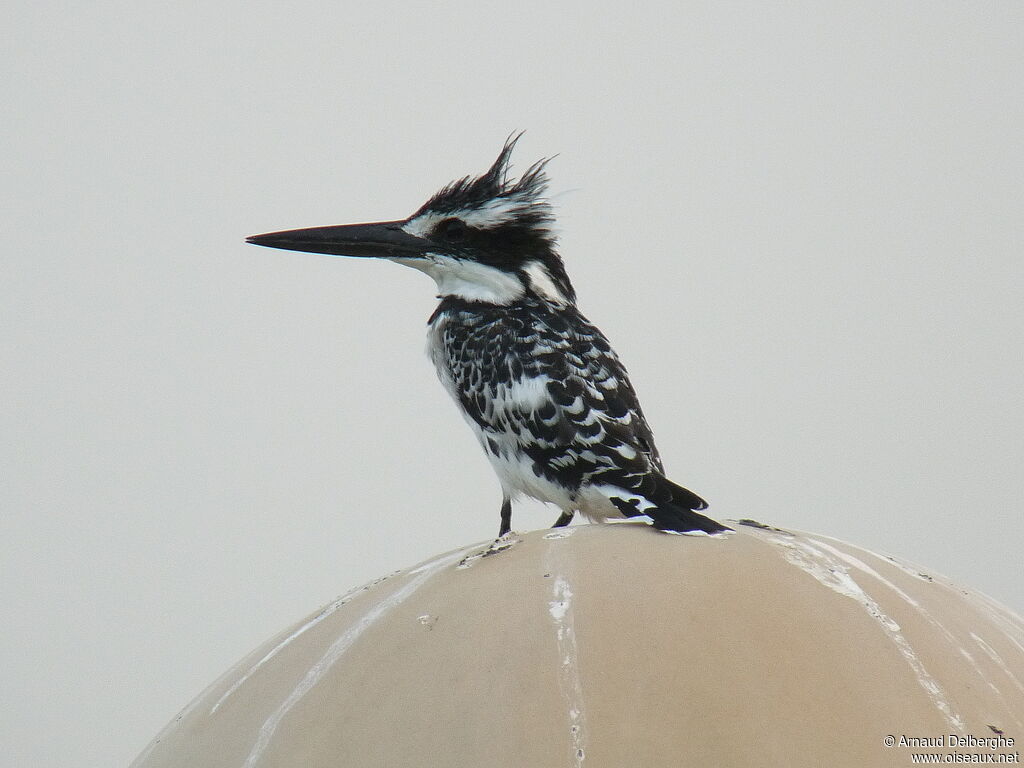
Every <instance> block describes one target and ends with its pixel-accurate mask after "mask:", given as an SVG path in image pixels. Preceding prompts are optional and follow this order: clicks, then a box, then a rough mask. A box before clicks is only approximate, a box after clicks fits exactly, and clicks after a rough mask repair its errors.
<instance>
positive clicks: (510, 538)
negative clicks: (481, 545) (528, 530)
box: [456, 531, 522, 568]
mask: <svg viewBox="0 0 1024 768" xmlns="http://www.w3.org/2000/svg"><path fill="white" fill-rule="evenodd" d="M521 541H522V539H520V538H517V537H516V534H515V531H509V532H508V533H503V534H501V536H499V537H498V538H496V539H495V540H494V541H492V542H491V543H490V544H489V545H488V546H487V549H485V550H483V551H481V552H476V553H474V554H472V555H466V556H465V557H464V558H462V560H460V561H459V564H458V565H457V566H456V567H457V568H469V567H470V566H471V565H472V564H473V563H475V562H476V561H477V560H479V559H480V558H482V557H490V556H491V555H496V554H498V553H499V552H504V551H505V550H506V549H512V547H514V546H515V545H516V544H518V543H519V542H521Z"/></svg>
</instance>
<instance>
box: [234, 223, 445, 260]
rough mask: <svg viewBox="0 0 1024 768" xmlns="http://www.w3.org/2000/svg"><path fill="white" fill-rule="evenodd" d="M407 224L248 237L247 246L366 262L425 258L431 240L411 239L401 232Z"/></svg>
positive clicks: (337, 228) (357, 226)
mask: <svg viewBox="0 0 1024 768" xmlns="http://www.w3.org/2000/svg"><path fill="white" fill-rule="evenodd" d="M404 223H405V222H404V221H380V222H375V223H373V224H346V225H344V226H340V227H313V228H312V229H291V230H288V231H287V232H269V233H267V234H265V235H253V236H252V237H247V238H246V239H245V242H247V243H252V244H253V245H265V246H267V247H268V248H284V249H285V250H288V251H306V252H308V253H330V254H333V255H335V256H359V257H364V258H378V259H389V258H406V259H408V258H416V257H422V256H423V255H424V254H425V253H426V251H427V248H429V246H430V242H429V241H428V240H424V239H423V238H421V237H416V236H415V235H410V234H409V233H408V232H406V231H404V230H403V229H402V225H403V224H404Z"/></svg>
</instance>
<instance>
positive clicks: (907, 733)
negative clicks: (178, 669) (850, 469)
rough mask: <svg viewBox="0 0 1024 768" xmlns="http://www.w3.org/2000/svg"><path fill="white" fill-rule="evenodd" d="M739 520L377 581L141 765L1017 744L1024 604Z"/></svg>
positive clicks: (571, 539)
mask: <svg viewBox="0 0 1024 768" xmlns="http://www.w3.org/2000/svg"><path fill="white" fill-rule="evenodd" d="M736 528H737V530H736V533H734V534H731V535H728V536H716V537H706V536H671V535H665V534H662V533H659V532H657V531H655V530H653V529H652V528H650V527H649V526H646V525H643V524H637V523H622V524H612V525H580V526H574V527H570V528H565V529H558V530H553V531H533V532H530V533H525V534H514V535H513V536H512V537H511V539H509V541H508V542H507V543H509V546H508V547H507V548H505V549H503V550H502V551H497V552H494V553H493V554H488V555H487V556H482V553H483V552H484V551H486V549H487V545H486V544H482V545H475V546H472V547H468V548H466V549H463V550H459V551H456V552H452V553H448V554H445V555H441V556H439V557H436V558H433V559H431V560H428V561H426V562H424V563H422V564H420V565H418V566H415V567H413V568H409V569H406V570H402V571H399V572H396V573H394V574H391V575H389V576H385V577H383V578H380V579H378V580H377V581H375V582H373V583H371V584H368V585H366V586H363V587H360V588H358V589H355V590H353V591H351V592H349V593H348V594H346V595H345V596H343V597H341V598H339V599H338V600H336V601H335V602H333V603H331V604H330V605H328V606H326V607H325V608H323V609H322V610H320V611H319V612H317V613H316V614H314V615H312V616H310V617H309V618H308V619H307V620H305V621H303V622H300V623H299V624H297V625H296V626H294V627H291V628H289V629H287V630H285V631H284V632H282V633H281V634H280V635H279V636H278V637H276V638H274V639H272V640H270V641H269V642H268V643H266V644H265V645H263V646H262V647H261V648H259V649H257V650H256V651H254V652H253V653H252V654H250V655H249V656H248V657H246V658H245V659H244V660H242V661H241V662H240V663H239V664H238V665H237V666H235V667H234V668H233V669H231V670H230V671H229V672H228V673H226V674H225V675H224V676H223V677H222V678H221V679H220V680H218V681H217V682H215V683H214V684H213V685H211V686H210V687H209V688H208V689H207V690H206V691H205V692H203V694H201V695H200V696H199V698H197V699H196V700H195V701H194V702H193V703H192V704H190V705H189V706H188V707H187V708H186V709H185V710H184V711H183V712H182V713H181V714H179V715H178V717H176V718H175V720H174V721H172V723H171V724H170V725H168V727H167V728H166V729H165V730H164V732H163V733H161V734H160V735H159V736H158V737H157V738H156V739H155V740H154V742H153V743H152V744H151V745H150V746H149V747H148V748H147V749H146V751H145V752H144V753H143V754H142V755H140V756H139V758H137V760H136V761H135V763H134V764H133V765H134V766H136V768H158V767H159V766H175V767H178V766H183V765H187V766H191V767H194V768H196V767H200V766H217V767H218V768H220V767H222V766H240V767H245V768H255V767H257V766H259V767H260V768H269V767H271V766H304V767H305V768H320V767H321V766H324V767H326V766H332V767H334V766H361V767H362V766H388V767H389V768H404V767H405V766H410V767H412V766H417V767H420V766H446V767H454V766H474V767H476V766H516V768H522V767H523V766H539V767H545V768H546V767H547V766H573V767H579V768H606V767H608V768H610V767H612V766H614V767H615V768H622V767H623V766H631V767H637V766H652V767H658V768H661V767H665V766H678V765H723V766H725V765H728V766H765V765H784V766H800V765H808V766H821V765H829V766H843V765H849V766H865V765H901V766H902V765H909V764H910V763H911V754H910V753H911V752H929V751H930V752H937V753H943V754H944V753H947V752H952V751H960V752H971V751H977V752H993V751H994V752H996V754H1001V753H1003V752H1014V751H1019V749H1020V748H1019V739H1020V738H1021V737H1024V722H1022V721H1024V621H1022V620H1021V618H1020V617H1018V616H1017V615H1015V614H1014V613H1012V612H1011V611H1009V610H1008V609H1006V608H1004V607H1003V606H1001V605H999V604H998V603H996V602H994V601H992V600H991V599H989V598H987V597H985V596H983V595H981V594H979V593H977V592H973V591H971V590H967V589H963V588H961V587H958V586H955V585H953V584H951V583H949V582H948V581H947V580H945V579H943V578H941V577H939V576H937V575H934V574H931V573H928V572H925V571H921V570H919V569H918V568H916V567H912V566H908V565H905V564H902V563H899V562H897V561H895V560H893V559H891V558H888V557H885V556H882V555H878V554H874V553H872V552H869V551H866V550H863V549H860V548H857V547H854V546H852V545H850V544H846V543H843V542H840V541H837V540H835V539H832V538H829V537H826V536H820V535H815V534H806V533H797V532H789V531H782V530H778V529H773V528H768V527H755V526H753V525H737V526H736ZM999 734H1003V736H1002V737H999ZM940 735H941V736H942V738H943V740H944V743H943V745H942V746H941V747H939V748H932V749H915V748H913V747H911V746H907V745H906V744H901V743H900V742H899V741H897V744H896V745H895V746H893V747H889V746H887V744H886V737H888V736H893V737H894V738H895V739H897V740H899V739H901V738H903V739H904V740H906V739H920V738H934V737H937V736H940ZM950 735H957V736H958V737H959V738H964V739H968V742H966V743H968V744H970V741H969V740H970V739H996V738H997V737H999V738H1003V741H1002V742H1000V743H999V745H998V746H996V745H995V743H994V742H989V743H985V744H979V743H975V744H974V746H973V747H964V746H961V747H954V746H950V744H949V741H950ZM1014 737H1016V739H1017V740H1018V741H1017V745H1015V746H1011V745H1009V744H1008V742H1007V740H1008V739H1010V738H1014ZM908 743H909V742H908ZM919 743H920V742H919Z"/></svg>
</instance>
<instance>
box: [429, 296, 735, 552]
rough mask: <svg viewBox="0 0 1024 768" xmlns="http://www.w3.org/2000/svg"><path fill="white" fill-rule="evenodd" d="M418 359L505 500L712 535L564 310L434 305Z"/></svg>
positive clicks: (588, 334)
mask: <svg viewBox="0 0 1024 768" xmlns="http://www.w3.org/2000/svg"><path fill="white" fill-rule="evenodd" d="M430 329H431V331H430V336H429V353H430V356H431V358H432V360H433V362H434V364H435V366H436V368H437V371H438V375H439V377H440V378H441V381H442V383H443V384H444V385H445V387H446V388H447V389H448V391H449V393H450V394H451V395H452V397H453V398H454V399H455V401H456V403H457V404H458V405H459V407H460V410H461V411H462V412H463V415H464V416H465V418H466V420H467V422H468V423H469V424H470V426H471V427H472V428H473V429H474V432H475V433H476V434H477V437H478V439H479V440H480V443H481V445H482V446H483V449H484V451H485V452H486V454H487V456H488V458H489V459H490V461H491V463H492V465H493V466H494V469H495V471H496V472H497V474H498V477H499V479H500V481H501V484H502V488H503V490H504V492H505V496H506V498H513V497H515V496H516V495H518V494H521V493H522V494H526V495H528V496H532V497H534V498H537V499H540V500H541V501H546V502H550V503H553V504H556V505H558V506H559V507H560V508H561V509H562V510H563V511H565V512H573V511H579V512H581V513H582V514H583V515H584V516H586V517H588V518H589V519H593V520H605V519H608V518H613V517H634V516H637V515H647V516H648V517H650V518H651V519H652V520H653V521H654V523H655V525H656V526H657V527H659V528H662V529H666V530H678V531H692V530H699V531H705V532H708V533H713V532H717V531H721V530H725V529H724V527H723V526H721V525H719V524H718V523H716V522H714V521H713V520H710V519H708V518H706V517H704V516H703V515H699V514H697V513H696V512H695V510H700V509H704V508H705V507H706V506H707V504H706V502H705V501H704V500H703V499H701V498H700V497H699V496H697V495H696V494H694V493H692V492H691V491H688V490H686V489H685V488H681V487H680V486H678V485H675V484H674V483H671V482H670V481H668V480H667V479H666V478H665V476H664V469H663V467H662V463H661V458H660V457H659V455H658V450H657V448H656V447H655V444H654V438H653V435H652V433H651V429H650V427H649V426H648V425H647V421H646V420H645V419H644V415H643V411H642V410H641V408H640V403H639V401H638V399H637V396H636V393H635V392H634V390H633V387H632V385H631V384H630V382H629V378H628V376H627V374H626V370H625V368H624V367H623V365H622V363H621V362H620V361H619V359H618V357H617V356H616V354H615V352H614V351H613V350H612V348H611V346H610V345H609V343H608V341H607V339H606V338H605V337H604V335H603V334H602V333H601V332H600V331H599V330H598V329H597V328H596V327H595V326H593V325H592V324H591V323H590V322H589V321H588V320H587V319H586V318H585V317H584V316H583V315H582V314H580V312H579V311H578V310H577V309H576V307H575V306H574V305H572V304H564V303H554V302H548V301H545V300H543V299H540V298H537V297H535V296H533V295H527V296H525V297H524V298H523V299H522V300H521V301H518V302H516V303H513V304H511V305H505V306H500V307H499V306H493V305H488V304H483V303H478V302H468V301H463V300H460V299H458V298H455V297H446V298H444V299H443V300H442V302H441V304H440V305H439V306H438V308H437V310H436V311H435V312H434V314H433V316H432V317H431V319H430Z"/></svg>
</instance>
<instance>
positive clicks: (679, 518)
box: [644, 474, 732, 533]
mask: <svg viewBox="0 0 1024 768" xmlns="http://www.w3.org/2000/svg"><path fill="white" fill-rule="evenodd" d="M651 477H652V478H653V480H654V491H653V493H649V494H647V498H648V499H649V500H650V501H652V502H654V504H655V506H654V507H653V508H651V509H645V510H644V514H645V515H647V516H648V517H649V518H651V520H653V521H654V527H655V528H658V529H659V530H662V531H676V532H677V533H687V532H690V531H704V533H722V532H723V531H731V530H732V529H731V528H727V527H726V526H724V525H722V524H721V523H719V522H716V521H714V520H712V519H711V518H710V517H705V516H704V515H701V514H699V513H698V512H697V510H699V509H707V508H708V503H707V502H706V501H704V499H702V498H701V497H700V496H698V495H697V494H696V493H694V492H693V491H690V490H687V489H686V488H683V487H682V486H680V485H676V484H675V483H673V482H672V481H671V480H669V479H667V478H665V477H663V476H662V475H657V474H655V475H652V476H651ZM645 485H646V483H645Z"/></svg>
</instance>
